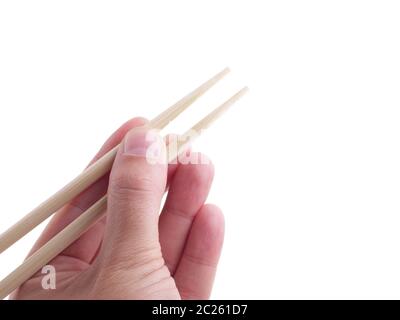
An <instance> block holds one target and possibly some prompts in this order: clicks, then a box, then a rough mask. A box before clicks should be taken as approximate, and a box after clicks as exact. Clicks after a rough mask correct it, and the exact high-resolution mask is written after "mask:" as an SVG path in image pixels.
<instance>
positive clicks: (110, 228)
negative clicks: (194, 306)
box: [12, 118, 224, 299]
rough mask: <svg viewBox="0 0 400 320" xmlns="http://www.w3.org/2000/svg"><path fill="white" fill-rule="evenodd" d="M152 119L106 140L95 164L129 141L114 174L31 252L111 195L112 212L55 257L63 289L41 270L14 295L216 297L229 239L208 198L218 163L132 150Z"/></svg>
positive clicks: (59, 218)
mask: <svg viewBox="0 0 400 320" xmlns="http://www.w3.org/2000/svg"><path fill="white" fill-rule="evenodd" d="M146 123H147V120H145V119H143V118H135V119H132V120H130V121H128V122H126V123H125V124H124V125H123V126H121V127H120V128H119V129H118V130H117V131H116V132H115V133H114V134H113V135H112V136H111V137H110V138H109V139H108V140H107V141H106V142H105V144H104V145H103V147H102V148H101V150H100V151H99V153H98V154H97V155H96V156H95V158H94V159H93V160H92V162H93V161H95V160H96V159H98V158H99V157H101V156H102V155H103V154H105V153H106V152H107V151H108V150H110V149H111V148H113V147H114V146H115V145H117V144H118V143H120V142H122V143H121V147H120V149H119V151H118V154H117V157H116V159H115V162H114V165H113V168H112V170H111V173H110V174H109V175H106V176H104V177H103V178H101V179H100V180H99V181H97V182H96V183H95V184H94V185H92V186H91V187H90V188H88V189H87V190H86V191H84V192H83V193H82V194H80V195H79V196H78V197H77V198H75V199H74V200H72V201H71V202H70V203H68V204H67V205H66V206H65V207H63V208H62V209H61V210H60V211H58V212H57V213H56V214H55V216H54V217H53V218H52V220H51V221H50V222H49V224H48V225H47V227H46V229H45V230H44V232H43V233H42V235H41V236H40V237H39V239H38V240H37V242H36V243H35V245H34V246H33V248H32V250H31V252H30V254H32V253H33V252H35V251H36V250H37V249H38V248H40V247H41V246H42V245H43V244H44V243H46V242H47V241H48V240H49V239H51V238H52V237H53V236H54V235H55V234H57V233H58V232H59V231H60V230H62V229H63V228H64V227H65V226H66V225H68V224H69V223H70V222H71V221H72V220H74V219H75V218H76V217H77V216H79V215H80V214H81V213H82V212H84V211H85V210H86V209H87V208H89V207H90V206H91V205H92V204H93V203H95V202H96V201H97V200H98V199H100V197H102V196H103V195H104V194H105V193H106V192H107V193H108V205H107V212H106V216H105V218H103V219H102V220H100V221H99V222H97V223H96V224H95V225H94V226H92V227H91V228H90V229H89V230H88V231H87V232H86V233H85V234H83V235H82V236H81V237H80V238H79V239H78V240H77V241H75V242H74V243H73V244H72V245H71V246H69V247H68V248H67V249H66V250H64V252H62V253H61V254H60V255H59V256H57V257H56V258H55V259H53V260H52V261H51V262H50V263H49V264H50V265H52V266H54V267H55V269H56V289H54V290H44V289H43V288H42V285H41V282H42V279H43V276H44V275H43V274H42V273H41V272H38V273H37V274H36V275H35V276H33V277H32V278H31V279H30V280H28V281H27V282H25V283H24V284H23V285H22V286H21V287H20V288H19V289H17V290H16V291H15V292H14V293H13V294H12V298H14V299H207V298H209V296H210V292H211V289H212V286H213V282H214V277H215V273H216V269H217V264H218V260H219V256H220V253H221V249H222V243H223V237H224V218H223V215H222V213H221V211H220V209H219V208H218V207H216V206H214V205H210V204H205V201H206V198H207V195H208V192H209V190H210V187H211V184H212V179H213V175H214V169H213V166H212V164H211V163H209V164H179V163H178V164H175V165H166V164H162V163H157V164H150V163H149V162H148V161H147V160H146V159H145V158H144V157H142V156H138V155H136V154H135V155H132V154H130V153H129V151H127V150H129V146H130V142H131V141H132V140H135V139H136V140H135V141H136V142H137V141H138V139H139V140H140V139H141V138H140V136H143V134H144V133H146V131H147V130H148V129H147V127H146ZM164 147H165V146H164ZM195 155H196V156H200V155H199V154H195ZM201 156H202V157H204V155H201ZM166 192H167V193H168V194H167V197H166V200H165V203H164V206H163V208H162V209H161V208H160V206H161V201H162V197H163V195H164V193H166ZM160 210H161V214H159V212H160Z"/></svg>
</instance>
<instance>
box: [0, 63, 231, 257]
mask: <svg viewBox="0 0 400 320" xmlns="http://www.w3.org/2000/svg"><path fill="white" fill-rule="evenodd" d="M228 72H229V68H225V69H223V70H222V71H221V72H219V73H217V74H216V75H215V76H213V77H212V78H211V79H209V80H207V81H206V82H204V83H203V84H202V85H200V86H199V87H198V88H196V89H195V90H193V91H192V92H190V93H189V94H187V95H186V96H184V97H183V98H182V99H181V100H179V101H178V102H176V103H175V104H174V105H172V106H171V107H169V108H168V109H166V110H165V111H164V112H162V113H161V114H160V115H158V116H157V117H155V118H154V119H153V120H151V121H150V122H149V126H150V127H151V128H155V129H160V130H161V129H162V128H164V127H165V126H166V125H168V124H169V123H170V122H171V121H172V120H173V119H175V118H176V117H177V116H178V115H179V114H180V113H181V112H183V111H184V110H185V109H186V108H188V107H189V106H190V105H191V104H192V103H193V102H194V101H195V100H197V99H198V98H199V97H200V96H202V95H203V94H204V93H205V92H206V91H207V90H209V89H210V88H211V87H212V86H214V85H215V84H216V83H217V82H218V81H219V80H221V79H222V78H223V77H224V76H225V75H226V74H227V73H228ZM118 146H119V145H117V146H116V147H114V148H113V149H112V150H110V151H109V152H108V153H106V154H105V155H104V156H103V157H101V158H100V159H99V160H97V161H96V162H95V163H93V164H92V165H91V166H89V167H88V168H87V169H86V170H85V171H83V172H82V173H81V174H80V175H78V176H77V177H76V178H75V179H73V180H72V181H71V182H69V183H68V184H67V185H66V186H64V187H63V188H62V189H61V190H59V191H58V192H57V193H55V194H54V195H53V196H51V197H50V198H49V199H47V200H46V201H44V202H43V203H42V204H40V205H39V206H38V207H36V208H35V209H33V210H32V211H31V212H30V213H28V214H27V215H26V216H24V217H23V218H22V219H21V220H19V221H18V222H17V223H16V224H14V225H13V226H11V227H10V228H9V229H8V230H6V231H5V232H4V233H2V234H1V235H0V253H2V252H3V251H5V250H6V249H7V248H9V247H10V246H12V245H13V244H14V243H15V242H17V241H18V240H19V239H21V238H22V237H23V236H25V235H26V234H27V233H28V232H30V231H31V230H32V229H34V228H35V227H36V226H38V225H39V224H40V223H42V222H43V221H44V220H46V219H47V218H48V217H50V216H51V215H52V214H53V213H54V212H55V211H57V210H58V209H60V208H61V207H62V206H63V205H64V204H66V203H67V202H69V201H71V200H72V199H73V198H75V197H76V196H77V195H78V194H80V193H81V192H82V191H84V190H85V189H86V188H88V187H89V186H90V185H92V184H93V183H94V182H96V181H97V180H98V179H99V178H101V177H102V176H103V175H105V174H106V173H107V172H109V171H110V169H111V166H112V164H113V162H114V159H115V156H116V154H117V150H118Z"/></svg>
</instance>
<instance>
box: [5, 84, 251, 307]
mask: <svg viewBox="0 0 400 320" xmlns="http://www.w3.org/2000/svg"><path fill="white" fill-rule="evenodd" d="M247 90H248V88H247V87H244V88H243V89H241V90H240V91H238V92H237V93H236V94H235V95H233V96H232V97H231V98H230V99H228V100H227V101H226V102H224V103H223V104H222V105H221V106H219V107H218V108H216V109H214V111H212V112H211V113H209V114H208V115H207V116H206V117H204V118H203V119H202V120H200V121H199V122H198V123H196V124H195V125H194V126H193V127H192V128H191V129H190V130H188V131H187V132H186V133H185V134H184V135H183V137H185V136H187V137H188V139H186V141H185V140H184V139H178V145H177V148H176V149H174V150H172V151H170V152H169V153H168V162H171V161H172V160H173V159H175V158H176V157H178V156H179V155H180V154H181V153H182V152H183V151H184V150H185V148H186V147H187V145H188V144H190V143H191V142H193V140H194V139H195V138H196V137H197V136H199V135H200V134H201V132H202V131H203V130H204V129H206V128H208V127H209V126H210V125H211V124H212V123H213V122H214V121H215V120H217V119H218V118H219V117H220V116H221V115H222V114H223V113H224V112H225V111H227V110H228V109H229V107H231V106H232V105H233V104H234V103H235V102H236V101H237V100H239V99H240V98H241V97H242V96H243V95H244V94H245V93H246V92H247ZM193 131H195V132H196V133H197V135H191V134H190V133H191V132H193ZM106 208H107V196H104V197H102V198H101V199H100V200H98V201H97V202H96V203H95V204H94V205H92V206H91V207H90V208H89V209H88V210H86V211H85V212H84V213H83V214H81V215H80V216H79V217H78V218H76V219H75V220H74V221H73V222H71V223H70V224H69V225H68V226H66V227H65V228H64V229H63V230H62V231H61V232H59V233H58V234H57V235H55V236H54V237H53V238H52V239H51V240H49V241H48V242H47V243H46V244H45V245H44V246H42V247H41V248H40V249H38V250H37V251H36V252H34V253H33V254H32V255H31V256H30V257H29V258H27V259H26V260H25V261H24V262H23V263H22V264H21V265H20V266H19V267H17V268H16V269H15V270H14V271H13V272H11V273H10V274H9V275H8V276H7V277H5V278H4V279H3V280H2V281H1V282H0V299H4V298H5V297H6V296H7V295H9V294H10V293H11V292H12V291H14V290H15V289H16V288H18V287H19V286H20V285H21V284H23V283H24V282H25V281H27V280H28V279H29V278H30V277H32V276H33V275H34V274H35V273H36V272H37V271H38V270H39V269H40V268H42V267H43V266H44V265H46V264H47V263H48V262H49V261H51V260H52V259H53V258H55V257H56V256H57V255H58V254H60V253H61V252H62V251H63V250H65V249H66V248H67V247H68V246H69V245H70V244H72V243H73V242H74V241H75V240H76V239H78V238H79V237H80V236H81V235H82V234H83V233H84V232H85V231H86V230H88V228H89V227H90V226H91V225H93V224H94V223H95V222H96V221H98V220H99V219H100V218H101V217H102V216H103V215H104V214H105V211H106Z"/></svg>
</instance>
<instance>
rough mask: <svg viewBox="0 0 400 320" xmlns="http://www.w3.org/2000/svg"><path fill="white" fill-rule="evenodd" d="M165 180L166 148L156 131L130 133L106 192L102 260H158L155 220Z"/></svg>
mask: <svg viewBox="0 0 400 320" xmlns="http://www.w3.org/2000/svg"><path fill="white" fill-rule="evenodd" d="M166 179H167V164H166V148H165V144H164V141H163V139H162V138H161V137H160V136H159V135H158V134H157V132H156V131H155V130H151V129H149V128H148V127H146V126H142V127H137V128H134V129H133V130H131V131H129V132H128V133H127V135H126V136H125V138H124V141H123V142H122V144H121V147H120V149H119V151H118V154H117V156H116V158H115V161H114V164H113V167H112V170H111V174H110V183H109V189H108V207H107V226H106V232H105V235H104V252H103V253H102V255H103V258H104V259H106V260H107V261H106V263H107V262H108V263H110V264H115V263H116V264H118V265H120V264H121V263H122V264H123V263H128V264H130V265H129V266H125V265H123V266H122V267H124V268H127V267H128V268H129V267H131V266H133V265H135V264H143V263H144V262H145V261H140V260H143V259H150V260H152V259H154V258H157V255H159V256H160V257H161V250H160V244H159V237H158V217H159V209H160V204H161V199H162V196H163V194H164V191H165V186H166Z"/></svg>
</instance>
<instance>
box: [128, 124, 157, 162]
mask: <svg viewBox="0 0 400 320" xmlns="http://www.w3.org/2000/svg"><path fill="white" fill-rule="evenodd" d="M162 153H163V143H162V139H161V137H160V136H159V135H158V134H157V132H156V131H155V130H140V129H136V130H135V129H134V130H131V131H130V132H128V133H127V135H126V136H125V142H124V154H126V155H132V156H137V157H146V158H153V159H155V158H156V159H158V158H160V157H161V155H162Z"/></svg>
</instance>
